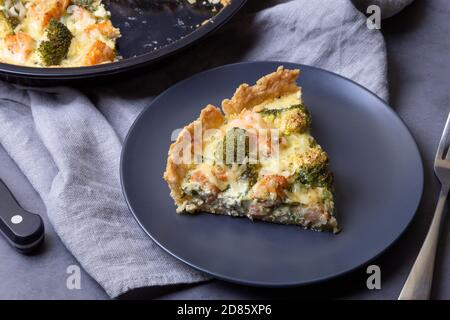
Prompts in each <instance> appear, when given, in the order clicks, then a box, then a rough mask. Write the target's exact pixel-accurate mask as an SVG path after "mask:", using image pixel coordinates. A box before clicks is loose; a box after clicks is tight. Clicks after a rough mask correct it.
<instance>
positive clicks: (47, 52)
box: [38, 19, 73, 66]
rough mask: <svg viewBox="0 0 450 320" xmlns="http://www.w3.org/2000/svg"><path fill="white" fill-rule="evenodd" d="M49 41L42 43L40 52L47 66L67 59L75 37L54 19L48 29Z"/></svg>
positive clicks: (39, 48)
mask: <svg viewBox="0 0 450 320" xmlns="http://www.w3.org/2000/svg"><path fill="white" fill-rule="evenodd" d="M46 33H47V40H45V41H42V42H41V44H40V45H39V47H38V52H39V54H40V57H41V59H42V62H43V63H44V64H45V65H46V66H54V65H58V64H60V63H61V61H62V60H63V59H65V58H66V57H67V52H68V51H69V47H70V43H71V42H72V38H73V35H72V33H70V31H69V29H67V27H66V26H65V25H64V24H62V23H61V22H59V21H57V20H55V19H52V20H51V21H50V23H49V24H48V26H47V28H46Z"/></svg>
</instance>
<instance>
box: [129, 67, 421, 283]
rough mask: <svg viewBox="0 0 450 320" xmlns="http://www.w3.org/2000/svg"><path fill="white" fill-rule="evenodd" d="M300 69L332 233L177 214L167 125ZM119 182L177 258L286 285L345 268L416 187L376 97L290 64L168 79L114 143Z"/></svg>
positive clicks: (387, 112)
mask: <svg viewBox="0 0 450 320" xmlns="http://www.w3.org/2000/svg"><path fill="white" fill-rule="evenodd" d="M279 65H284V66H285V67H287V68H300V70H301V75H300V78H299V84H300V85H301V86H302V87H303V97H304V100H305V104H306V106H308V108H309V109H310V111H311V113H312V118H313V124H312V127H313V128H312V133H313V135H314V136H315V137H316V139H317V141H318V142H319V144H320V145H322V147H323V148H324V149H325V150H326V151H327V152H328V154H329V157H330V161H331V169H332V170H333V172H334V174H335V187H336V206H337V211H338V220H339V222H340V225H341V226H342V228H343V230H342V232H341V233H339V234H337V235H334V234H332V233H319V232H314V231H309V230H303V229H301V228H300V227H297V226H285V225H277V224H270V223H265V222H252V221H250V220H248V219H246V218H234V217H227V216H216V215H211V214H199V215H177V214H176V213H175V206H174V203H173V200H172V199H171V197H170V195H169V188H168V187H167V184H166V182H165V181H164V180H163V178H162V176H163V172H164V170H165V166H166V158H167V157H166V155H167V151H168V149H169V145H170V144H171V135H172V132H173V131H174V130H175V129H177V128H183V127H184V126H185V125H186V124H187V123H189V122H191V121H193V120H194V119H196V118H197V117H198V115H199V112H200V110H201V108H202V107H203V106H205V105H206V104H208V103H212V104H215V105H220V102H221V101H222V99H224V98H227V97H231V96H232V94H233V92H234V90H235V89H236V88H237V87H238V85H239V84H241V83H243V82H246V83H249V84H253V83H254V82H255V81H256V80H257V79H258V78H260V77H261V76H263V75H265V74H268V73H270V72H273V71H274V70H275V69H276V68H277V66H279ZM121 175H122V185H123V190H124V194H125V197H126V199H127V202H128V205H129V207H130V209H131V211H132V212H133V214H134V215H135V217H136V219H137V220H138V222H139V224H140V225H141V226H142V228H143V229H144V230H145V231H146V232H147V233H148V235H149V236H150V237H151V238H152V239H153V240H154V241H155V242H156V243H158V244H159V245H160V246H161V247H162V248H163V249H164V250H166V251H167V252H168V253H170V254H171V255H173V256H174V257H176V258H178V259H179V260H181V261H183V262H185V263H187V264H189V265H190V266H192V267H194V268H197V269H199V270H201V271H204V272H206V273H209V274H211V275H213V276H215V277H217V278H221V279H225V280H229V281H233V282H238V283H243V284H250V285H262V286H291V285H301V284H306V283H311V282H315V281H320V280H325V279H328V278H331V277H334V276H337V275H340V274H343V273H345V272H348V271H350V270H352V269H354V268H356V267H358V266H361V265H362V264H364V263H366V262H368V261H370V260H371V259H373V258H375V257H376V256H377V255H379V254H380V253H382V252H383V251H384V250H385V249H386V248H387V247H389V246H390V245H391V244H392V243H393V242H394V241H395V240H396V239H397V238H398V237H399V236H400V234H401V233H402V232H403V231H404V230H405V228H406V227H407V226H408V224H409V223H410V221H411V220H412V218H413V216H414V214H415V212H416V209H417V207H418V204H419V202H420V199H421V195H422V188H423V167H422V161H421V158H420V155H419V152H418V149H417V146H416V143H415V142H414V139H413V138H412V136H411V134H410V133H409V131H408V129H407V128H406V126H405V125H404V124H403V123H402V121H401V120H400V119H399V117H398V116H397V115H396V114H395V113H394V112H393V111H392V110H391V109H390V108H389V106H387V105H386V104H385V103H384V102H383V101H382V100H380V99H379V98H377V97H376V96H375V95H374V94H372V93H371V92H369V91H368V90H366V89H364V88H363V87H361V86H359V85H358V84H356V83H355V82H352V81H351V80H348V79H345V78H343V77H341V76H338V75H336V74H333V73H330V72H327V71H324V70H321V69H317V68H313V67H309V66H304V65H297V64H291V63H281V62H254V63H243V64H234V65H227V66H223V67H220V68H216V69H212V70H209V71H206V72H203V73H200V74H197V75H195V76H193V77H191V78H189V79H187V80H184V81H182V82H180V83H178V84H177V85H175V86H173V87H171V88H170V89H168V90H167V91H165V92H164V93H163V94H161V95H160V96H159V97H158V98H156V99H155V100H154V101H153V103H152V104H151V105H150V106H149V107H148V108H147V109H146V110H145V111H144V112H142V114H141V115H140V116H139V118H138V119H137V120H136V122H135V124H134V125H133V127H132V129H131V131H130V133H129V135H128V137H127V139H126V142H125V146H124V148H123V154H122V164H121Z"/></svg>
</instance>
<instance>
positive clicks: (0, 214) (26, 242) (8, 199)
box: [0, 179, 45, 253]
mask: <svg viewBox="0 0 450 320" xmlns="http://www.w3.org/2000/svg"><path fill="white" fill-rule="evenodd" d="M0 233H1V234H3V236H4V237H5V238H6V240H8V242H9V243H10V244H11V245H12V246H13V247H14V248H15V249H16V250H18V251H19V252H22V253H29V252H31V251H33V250H34V249H36V248H37V247H38V246H39V245H40V244H41V243H42V242H43V241H44V234H45V233H44V223H43V221H42V218H41V217H40V216H39V215H37V214H34V213H31V212H28V211H26V210H25V209H23V208H22V207H21V206H20V205H19V203H18V202H17V200H16V199H15V198H14V196H13V195H12V193H11V191H9V189H8V187H7V186H6V185H5V183H4V182H3V181H2V180H1V179H0Z"/></svg>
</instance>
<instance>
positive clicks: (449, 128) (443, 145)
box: [435, 113, 450, 162]
mask: <svg viewBox="0 0 450 320" xmlns="http://www.w3.org/2000/svg"><path fill="white" fill-rule="evenodd" d="M449 136H450V113H449V114H448V118H447V122H446V124H445V128H444V132H443V133H442V137H441V141H440V142H439V147H438V150H437V153H436V160H435V162H436V161H438V160H442V159H444V152H446V151H447V156H446V157H445V159H446V160H450V150H448V148H447V147H448V144H447V141H448V140H449Z"/></svg>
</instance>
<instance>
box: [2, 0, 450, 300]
mask: <svg viewBox="0 0 450 320" xmlns="http://www.w3.org/2000/svg"><path fill="white" fill-rule="evenodd" d="M382 31H383V33H384V35H385V37H386V41H387V48H388V57H389V61H388V62H389V80H390V94H391V101H390V104H391V106H392V107H393V108H394V109H395V110H396V111H397V113H398V114H399V116H400V117H401V118H402V119H403V120H404V121H405V123H406V124H407V126H408V127H409V128H410V130H411V132H412V134H413V135H414V137H415V138H416V141H417V143H418V145H419V148H420V151H421V154H422V157H423V160H424V165H425V191H424V196H423V199H422V203H421V205H420V208H419V210H418V212H417V216H416V218H415V219H414V221H413V223H412V224H411V226H410V227H409V228H408V230H407V231H406V232H405V234H404V235H403V236H402V237H401V238H400V239H399V241H398V242H396V243H395V244H394V245H393V246H392V247H391V248H390V249H389V250H388V251H387V252H385V253H384V254H383V255H382V256H381V257H379V258H378V259H376V260H375V261H374V262H372V263H374V264H377V265H379V266H380V268H381V271H382V288H381V290H372V291H370V290H368V289H367V288H366V285H365V284H366V278H367V274H366V273H365V268H361V269H359V270H357V271H355V272H352V273H351V274H348V275H345V276H343V277H340V278H338V279H335V280H331V281H329V282H326V283H323V284H320V285H315V286H309V287H303V288H295V289H263V288H248V287H243V286H238V285H233V284H228V283H224V282H221V281H210V282H207V283H203V284H200V285H191V286H175V287H169V288H167V287H166V288H147V289H140V290H134V291H132V292H130V293H128V294H126V295H124V296H123V297H122V298H124V299H130V298H135V299H145V298H162V299H183V298H185V299H218V298H223V299H239V298H252V299H253V298H283V297H288V298H302V297H307V298H340V299H346V298H347V299H348V298H350V299H396V298H397V296H398V294H399V292H400V290H401V287H402V285H403V283H404V281H405V279H406V277H407V275H408V272H409V270H410V268H411V266H412V263H413V262H414V259H415V257H416V256H417V253H418V251H419V248H420V246H421V243H422V241H423V239H424V237H425V234H426V231H427V229H428V226H429V223H430V221H431V216H432V214H433V211H434V207H435V203H436V199H437V195H438V190H439V184H438V182H437V180H436V179H435V177H434V174H433V171H432V163H433V158H434V153H435V150H436V147H437V144H438V141H439V138H440V134H441V132H442V129H443V125H444V121H445V118H446V115H447V114H448V112H449V111H450V36H449V34H448V33H449V32H450V3H449V2H448V0H428V1H426V0H416V2H415V3H414V4H413V5H411V6H410V7H408V8H407V9H406V10H405V11H404V12H402V13H401V14H400V15H398V16H396V17H394V18H392V19H390V20H387V21H384V22H383V25H382ZM393 138H395V137H393ZM0 177H2V179H3V180H4V181H5V182H6V183H7V184H8V185H9V187H10V188H11V189H12V191H13V192H14V194H15V195H16V197H17V198H18V200H19V202H21V203H22V205H23V206H24V207H25V208H26V209H28V210H30V211H33V212H36V213H39V214H41V215H42V216H43V217H44V220H45V225H46V228H47V232H46V236H47V239H46V244H45V246H44V247H43V248H42V249H41V250H40V251H39V252H38V253H37V254H35V255H32V256H23V255H21V254H18V253H16V252H15V251H14V250H13V249H12V248H10V247H9V245H8V244H7V243H6V242H5V241H3V240H1V239H0V257H1V260H0V299H107V298H108V297H107V296H106V294H105V293H104V292H103V290H102V289H101V288H100V287H99V286H98V285H97V284H96V283H95V281H93V280H92V279H91V278H90V277H89V276H88V275H87V274H86V273H84V272H83V271H82V274H81V289H80V290H69V289H67V287H66V280H67V277H68V274H67V273H66V270H67V267H68V266H70V265H76V264H77V262H76V260H75V259H74V257H73V256H72V255H71V254H70V253H69V252H67V250H66V249H65V248H64V246H63V244H62V243H61V241H60V240H59V238H58V236H57V235H56V234H55V232H54V231H53V230H52V228H51V226H50V224H49V222H48V220H47V219H46V217H45V208H44V205H43V204H42V202H41V201H40V199H39V197H38V195H37V194H36V193H35V191H34V190H33V188H32V187H31V186H30V184H29V183H28V181H27V180H26V178H25V177H24V176H23V175H22V174H21V173H20V171H19V170H18V168H17V167H16V166H15V164H14V163H13V162H12V161H11V159H10V158H9V157H8V155H7V154H6V153H5V152H4V150H3V149H2V148H1V147H0ZM449 231H450V229H449V218H448V215H447V217H446V219H445V222H444V227H443V229H442V236H441V239H440V245H439V248H438V258H437V261H436V270H435V278H434V286H433V298H435V299H450V250H449V249H450V235H449Z"/></svg>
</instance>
